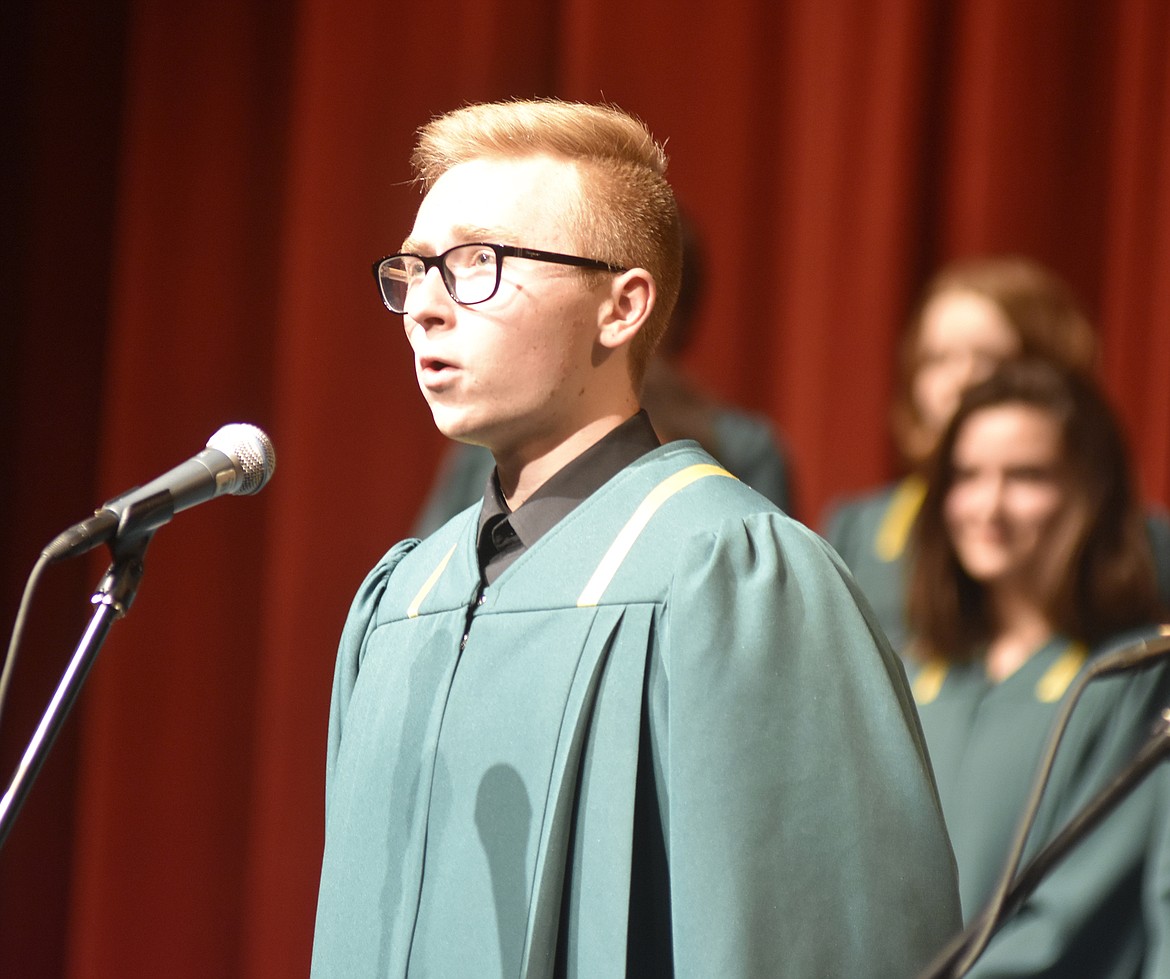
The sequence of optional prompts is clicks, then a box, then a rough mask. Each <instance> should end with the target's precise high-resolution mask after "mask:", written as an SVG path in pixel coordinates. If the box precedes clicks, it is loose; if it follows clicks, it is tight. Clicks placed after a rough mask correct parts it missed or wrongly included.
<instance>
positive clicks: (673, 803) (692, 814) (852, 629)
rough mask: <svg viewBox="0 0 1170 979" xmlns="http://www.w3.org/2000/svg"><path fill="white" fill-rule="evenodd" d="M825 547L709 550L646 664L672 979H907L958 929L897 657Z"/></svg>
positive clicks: (779, 531)
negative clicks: (683, 978) (761, 978)
mask: <svg viewBox="0 0 1170 979" xmlns="http://www.w3.org/2000/svg"><path fill="white" fill-rule="evenodd" d="M871 616H872V613H871V612H869V611H868V610H867V607H866V606H865V605H864V602H859V601H858V597H857V592H856V585H855V584H854V583H853V582H852V579H851V578H850V576H849V574H848V572H847V571H845V570H844V566H843V565H842V564H841V563H840V561H839V559H838V558H837V557H836V555H834V554H833V553H832V552H831V551H830V550H829V548H827V547H826V546H825V544H824V542H823V541H822V540H820V538H818V537H816V536H815V535H814V534H812V533H811V532H809V531H807V530H806V529H805V528H804V527H802V526H800V525H798V524H796V523H794V522H792V521H790V520H788V519H787V518H785V517H782V516H780V515H777V514H767V513H765V514H758V515H755V516H752V517H749V518H747V519H744V520H730V521H728V522H727V523H725V524H724V525H723V526H722V527H721V528H720V530H719V531H718V532H717V533H713V534H703V535H698V536H696V538H695V539H694V540H693V541H691V543H690V545H689V546H688V547H687V548H686V551H685V554H684V555H683V557H682V559H681V561H680V564H679V567H678V568H677V569H676V572H675V575H674V580H673V584H672V587H671V592H670V596H669V600H668V605H667V609H666V612H665V623H664V629H663V633H662V635H661V645H662V648H661V652H660V655H659V656H658V657H655V658H652V660H651V667H650V676H649V688H648V696H649V699H650V729H651V743H652V750H653V755H654V763H655V779H656V787H657V791H658V799H659V806H660V810H661V818H662V822H663V827H664V834H665V837H666V846H667V859H668V862H669V874H670V890H671V894H670V897H671V914H672V920H673V946H674V964H675V968H676V971H677V974H678V975H694V976H712V975H772V976H789V975H792V976H865V975H872V976H911V975H914V974H915V973H916V972H918V971H919V970H920V969H921V967H922V966H923V965H925V964H926V962H927V961H929V959H930V958H931V956H932V955H933V954H934V953H935V952H936V951H937V950H938V949H939V948H940V947H941V946H942V945H943V944H944V943H945V941H946V940H947V938H948V937H949V936H950V935H951V934H953V933H954V932H956V931H957V930H958V928H959V903H958V893H957V886H956V878H955V869H954V858H953V856H952V854H951V850H950V844H949V841H948V839H947V836H946V832H945V829H944V827H943V821H942V816H941V810H940V806H939V803H938V798H937V794H936V792H935V788H934V782H933V776H932V774H931V771H930V767H929V763H928V762H927V760H926V753H925V748H924V741H923V738H922V733H921V729H920V727H919V725H918V720H917V714H916V713H915V711H914V708H913V706H912V703H911V699H910V695H909V692H908V690H907V687H906V682H905V675H904V672H903V670H902V667H901V664H900V662H899V661H898V659H897V657H896V656H895V655H894V654H893V652H892V651H891V649H890V648H889V645H888V643H887V642H886V641H885V640H884V638H882V637H881V635H880V631H879V630H878V629H877V627H876V625H875V624H874V622H873V620H872V618H871Z"/></svg>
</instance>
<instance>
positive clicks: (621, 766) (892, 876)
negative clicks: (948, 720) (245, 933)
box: [313, 442, 959, 979]
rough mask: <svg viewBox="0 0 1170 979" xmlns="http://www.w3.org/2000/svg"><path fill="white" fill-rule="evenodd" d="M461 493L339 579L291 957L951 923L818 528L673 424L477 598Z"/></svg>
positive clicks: (922, 821) (869, 664)
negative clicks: (319, 840) (308, 931)
mask: <svg viewBox="0 0 1170 979" xmlns="http://www.w3.org/2000/svg"><path fill="white" fill-rule="evenodd" d="M478 511H479V506H478V505H477V506H475V507H473V508H472V509H471V510H468V511H467V512H465V513H464V514H462V515H460V516H458V517H456V518H454V519H453V520H452V521H451V522H450V523H448V524H447V525H446V526H445V527H443V528H442V529H441V530H440V531H438V532H437V533H436V534H434V535H433V536H431V537H430V538H428V539H427V540H426V541H423V542H422V543H418V542H417V541H414V540H408V541H405V542H403V543H401V544H399V545H397V546H396V547H395V548H393V549H392V550H391V551H390V552H389V554H387V556H386V557H385V558H384V559H383V560H382V562H381V563H380V564H379V565H378V566H377V567H376V568H375V569H374V571H373V572H372V573H371V574H370V576H369V577H368V579H367V580H366V582H365V583H364V585H363V586H362V588H361V590H360V592H359V594H358V596H357V598H356V599H355V602H354V605H353V609H352V611H351V615H350V618H349V621H348V623H347V625H346V628H345V632H344V635H343V638H342V642H341V648H340V653H339V657H338V663H337V675H336V680H335V686H334V692H333V706H332V711H331V717H330V738H329V753H328V768H327V786H326V840H325V855H324V861H323V869H322V875H321V888H320V895H319V902H318V912H317V928H316V935H315V942H314V950H313V975H314V976H316V977H318V979H323V977H339V979H340V977H345V979H355V977H362V976H375V975H376V976H404V975H407V974H410V975H431V976H444V977H446V976H471V975H474V976H495V975H504V976H517V975H519V976H549V975H554V974H557V975H568V976H583V977H607V976H620V975H624V974H625V972H626V968H627V957H628V956H630V957H631V958H632V959H633V960H635V961H637V962H639V963H641V967H640V968H639V969H638V970H637V971H638V972H642V971H644V970H648V969H651V968H652V969H653V970H654V971H655V972H658V971H662V972H668V971H669V970H670V968H671V966H672V964H673V969H674V971H675V973H676V974H678V975H689V976H701V977H723V976H807V977H825V976H829V977H845V976H848V977H863V976H873V977H903V976H912V975H913V974H914V973H915V972H916V971H917V970H918V969H919V968H920V967H921V966H922V965H924V964H925V963H926V962H927V961H928V960H929V959H930V957H931V956H932V955H933V954H934V953H935V952H936V951H937V949H938V948H939V947H941V946H942V945H943V944H944V943H945V941H946V939H947V938H948V937H949V936H950V935H951V934H953V933H954V932H955V931H957V929H958V926H959V909H958V896H957V891H956V884H955V877H954V860H953V857H952V854H951V851H950V847H949V843H948V841H947V838H946V834H945V830H944V827H943V823H942V819H941V815H940V811H939V807H938V802H937V796H936V793H935V789H934V784H933V780H932V777H931V773H930V768H929V764H928V763H927V761H926V758H925V753H924V748H923V743H922V735H921V730H920V728H919V726H918V722H917V718H916V716H915V713H914V709H913V704H912V702H911V698H910V693H909V689H908V687H907V686H906V683H905V677H904V674H903V670H902V666H901V663H900V662H899V660H898V659H897V657H896V656H895V655H894V654H893V653H892V651H891V650H890V648H889V647H888V645H887V644H886V643H885V641H884V640H883V639H881V638H880V636H879V632H878V630H877V628H876V625H875V624H874V623H873V622H872V620H871V619H870V613H869V612H868V609H867V608H865V606H864V602H863V601H862V602H859V601H858V599H857V591H856V588H855V586H854V585H853V583H852V580H851V578H850V577H849V575H848V573H847V572H846V571H845V570H844V567H843V565H841V563H840V562H839V561H838V560H837V559H836V557H835V555H833V554H832V553H831V552H830V551H829V549H828V548H827V547H825V545H824V543H823V542H822V541H821V540H820V539H819V538H818V537H816V536H815V535H814V534H812V533H811V532H809V531H808V530H806V529H805V528H804V527H802V526H801V525H799V524H797V523H795V522H794V521H792V520H791V519H790V518H788V517H786V516H784V515H783V514H782V513H780V512H779V511H778V510H777V509H776V508H775V507H774V506H773V505H772V504H770V503H769V502H767V501H766V500H765V499H763V497H761V496H759V495H758V494H756V493H755V492H753V491H752V490H750V489H749V488H748V487H746V486H744V485H743V484H742V483H740V482H738V481H737V480H734V479H732V478H728V476H727V474H726V472H725V471H723V470H721V469H719V468H718V467H717V466H716V465H715V464H714V461H713V460H712V459H711V457H710V456H708V455H707V454H706V453H704V452H702V451H700V450H699V449H698V448H697V447H696V446H695V445H694V444H693V443H679V442H676V443H671V444H669V445H667V446H663V447H662V448H660V449H657V450H655V451H653V452H651V453H649V454H648V455H646V456H644V457H642V458H641V459H640V460H638V461H637V462H635V463H633V464H632V465H630V466H628V467H627V468H626V469H624V470H622V471H621V472H620V473H619V474H618V475H617V476H615V477H614V478H613V479H612V480H610V481H609V482H608V483H607V484H606V485H605V486H603V487H602V488H601V489H600V490H598V491H597V492H596V493H594V494H593V495H592V496H590V497H589V498H588V499H586V500H585V501H584V502H583V503H581V504H580V505H579V506H578V507H577V508H576V509H574V510H573V511H572V513H570V514H569V515H568V516H567V517H566V518H564V519H563V520H562V521H561V522H560V523H559V524H558V525H557V526H556V527H554V528H553V529H552V530H550V531H549V532H548V533H547V534H545V535H544V536H543V537H541V538H540V539H539V540H538V541H537V542H536V543H535V544H534V545H533V546H532V547H530V548H529V549H528V550H527V551H526V552H525V553H524V554H523V555H522V556H521V557H520V558H519V559H518V560H517V561H516V562H515V563H514V564H513V565H512V566H511V567H509V568H508V569H507V570H505V571H504V572H503V574H502V575H501V576H500V578H499V579H498V580H497V581H496V582H495V583H494V584H493V585H492V586H491V587H490V588H488V589H487V590H486V592H484V594H483V597H482V599H481V600H479V601H478V603H477V596H478V595H479V594H480V575H479V570H478V564H477V560H476V552H475V539H476V526H477V515H478Z"/></svg>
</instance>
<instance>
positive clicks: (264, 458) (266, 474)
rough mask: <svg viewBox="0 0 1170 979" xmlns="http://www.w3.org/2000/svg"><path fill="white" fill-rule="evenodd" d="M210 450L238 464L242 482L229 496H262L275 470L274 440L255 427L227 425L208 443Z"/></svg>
mask: <svg viewBox="0 0 1170 979" xmlns="http://www.w3.org/2000/svg"><path fill="white" fill-rule="evenodd" d="M207 447H208V448H209V449H215V450H216V451H218V452H222V453H223V454H224V455H225V456H227V457H228V458H230V459H232V460H233V461H234V462H235V463H236V468H237V470H238V471H239V482H238V485H237V486H236V487H235V488H233V489H232V490H230V492H231V493H234V494H235V495H237V496H247V495H249V494H250V493H258V492H260V490H262V489H263V488H264V484H265V483H267V482H268V480H269V479H271V478H272V473H273V472H274V471H275V469H276V449H275V448H273V446H272V439H270V438H269V437H268V436H267V435H265V434H264V432H262V431H261V430H260V429H259V428H257V427H256V426H255V425H247V424H244V423H243V422H239V423H236V424H234V425H224V427H223V428H221V429H220V430H219V431H218V432H216V433H215V434H214V435H213V436H211V438H209V439H208V440H207Z"/></svg>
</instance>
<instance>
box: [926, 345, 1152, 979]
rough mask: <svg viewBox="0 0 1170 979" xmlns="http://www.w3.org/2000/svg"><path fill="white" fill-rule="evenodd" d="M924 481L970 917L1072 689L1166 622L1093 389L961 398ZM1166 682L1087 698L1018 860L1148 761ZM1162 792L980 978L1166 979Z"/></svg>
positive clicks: (945, 788)
mask: <svg viewBox="0 0 1170 979" xmlns="http://www.w3.org/2000/svg"><path fill="white" fill-rule="evenodd" d="M924 476H925V480H926V491H925V496H924V499H923V503H922V507H921V511H920V513H919V515H918V519H917V521H916V525H915V528H914V540H913V544H914V553H915V556H916V558H915V561H914V565H913V568H912V570H911V573H910V588H909V621H910V626H911V630H912V636H913V638H912V640H911V641H912V643H913V645H914V647H915V648H914V654H913V657H912V660H913V663H914V664H915V665H914V666H912V668H911V674H912V689H913V691H914V696H915V702H916V703H917V705H918V710H919V715H920V717H921V720H922V726H923V730H924V732H925V734H926V740H927V746H928V748H929V751H930V756H931V761H932V764H933V765H934V770H935V776H936V779H937V781H938V786H939V794H940V797H941V799H942V803H943V813H944V816H945V817H946V820H947V826H948V829H949V831H950V834H951V840H952V844H953V846H954V850H955V858H956V861H957V863H958V867H959V890H960V895H961V899H962V905H963V915H964V918H965V919H967V920H969V919H971V918H972V917H973V916H975V915H976V914H977V913H978V912H979V911H980V910H981V909H982V908H983V906H984V905H985V903H986V902H987V901H988V899H989V898H990V896H991V893H992V891H993V888H994V885H995V883H996V882H997V880H998V878H999V876H1000V872H1001V870H1002V868H1003V865H1004V863H1005V861H1006V860H1007V857H1008V853H1009V850H1010V848H1011V845H1012V842H1013V840H1014V837H1015V832H1016V827H1017V824H1018V823H1019V820H1020V818H1021V816H1022V814H1023V810H1024V808H1025V806H1026V802H1027V799H1028V797H1029V795H1030V792H1031V788H1032V783H1033V779H1034V777H1035V774H1036V768H1037V766H1038V764H1039V760H1040V756H1041V752H1042V750H1043V748H1044V746H1045V744H1046V741H1047V738H1048V732H1049V729H1050V727H1051V726H1052V723H1053V721H1054V719H1055V718H1056V715H1057V712H1058V709H1059V706H1060V701H1061V698H1062V697H1063V696H1064V694H1065V691H1066V690H1067V689H1068V688H1069V687H1070V685H1071V684H1072V682H1073V681H1074V680H1075V679H1076V677H1077V675H1078V674H1079V673H1080V672H1081V671H1082V670H1083V669H1084V668H1085V667H1086V666H1087V665H1088V664H1090V663H1092V662H1093V661H1094V659H1095V658H1096V657H1098V656H1100V655H1102V654H1103V653H1104V652H1107V651H1109V650H1112V649H1116V648H1118V647H1119V646H1121V645H1124V644H1126V643H1129V642H1133V641H1135V640H1137V639H1139V638H1144V637H1149V636H1153V635H1157V634H1158V631H1159V627H1158V623H1159V622H1160V621H1162V620H1163V618H1164V616H1165V614H1166V609H1165V608H1164V606H1163V604H1162V602H1161V601H1160V599H1159V596H1158V591H1157V585H1156V581H1155V578H1154V566H1153V558H1152V555H1151V552H1150V546H1149V538H1148V535H1147V533H1146V528H1145V519H1144V516H1143V513H1142V509H1141V507H1140V506H1139V505H1138V503H1137V502H1136V500H1135V498H1134V495H1133V489H1132V480H1131V475H1130V470H1129V466H1128V460H1127V458H1126V451H1125V446H1124V444H1123V441H1122V436H1121V434H1120V431H1119V429H1118V426H1117V423H1116V421H1115V420H1114V418H1113V415H1112V413H1111V411H1110V409H1109V407H1108V406H1107V404H1106V402H1105V400H1104V398H1103V397H1102V395H1101V394H1100V393H1099V392H1098V391H1097V390H1096V388H1095V387H1094V385H1093V384H1092V382H1091V381H1090V380H1089V379H1087V378H1085V377H1084V376H1083V375H1074V374H1070V373H1068V372H1064V371H1061V370H1060V369H1059V368H1057V367H1055V366H1054V365H1052V364H1051V363H1047V362H1042V361H1026V360H1024V361H1013V362H1008V363H1005V364H1004V365H1003V366H1001V367H1000V368H999V369H998V370H997V371H996V372H995V373H993V374H992V375H991V376H990V377H989V378H987V379H986V380H984V381H982V382H980V383H978V384H976V385H975V386H974V387H971V388H969V389H968V390H967V391H966V393H965V394H964V396H963V398H962V400H961V401H960V403H959V406H958V409H957V411H956V412H955V413H954V415H953V417H952V419H951V421H950V423H949V425H948V426H947V427H946V428H944V430H943V432H942V434H941V441H940V444H939V447H938V452H937V454H936V455H935V456H934V458H933V460H932V463H931V464H930V465H928V466H927V467H926V469H925V470H924ZM1168 681H1170V675H1168V672H1167V670H1166V669H1165V668H1163V667H1161V666H1159V667H1156V668H1154V669H1152V670H1147V671H1141V672H1130V673H1125V674H1121V675H1119V676H1116V677H1111V678H1108V679H1102V680H1098V681H1095V682H1094V683H1092V684H1090V685H1089V686H1088V688H1087V689H1086V691H1085V693H1084V695H1083V696H1082V698H1081V700H1080V702H1079V703H1078V705H1077V707H1076V709H1075V711H1074V713H1073V715H1072V721H1071V723H1070V725H1069V727H1068V729H1067V733H1066V734H1065V736H1064V740H1063V741H1062V743H1061V747H1060V750H1059V753H1058V755H1057V761H1056V764H1055V766H1054V768H1053V771H1052V776H1051V780H1050V781H1049V783H1048V787H1047V790H1046V792H1045V794H1044V797H1043V803H1042V805H1041V807H1040V810H1039V814H1038V818H1037V820H1036V823H1035V825H1034V827H1033V829H1032V832H1031V835H1030V837H1029V847H1028V850H1027V851H1026V853H1025V860H1026V859H1027V858H1028V857H1029V856H1031V855H1033V854H1034V853H1035V852H1036V851H1037V850H1038V849H1040V847H1041V846H1042V845H1043V844H1045V843H1047V842H1048V841H1049V840H1050V839H1051V838H1052V837H1053V836H1054V835H1055V834H1056V833H1057V832H1058V831H1059V830H1060V829H1061V828H1063V826H1064V825H1065V824H1066V823H1067V821H1068V820H1069V819H1070V818H1071V817H1072V816H1073V815H1074V814H1075V813H1077V812H1078V811H1079V809H1080V807H1081V806H1082V805H1083V804H1084V803H1085V802H1086V801H1087V800H1088V799H1089V798H1090V797H1091V796H1092V795H1093V794H1094V793H1095V792H1097V791H1098V790H1099V789H1101V788H1103V787H1104V786H1105V785H1106V784H1108V783H1109V782H1110V781H1111V780H1112V778H1113V777H1114V776H1115V775H1116V774H1117V773H1118V772H1119V771H1120V770H1121V769H1122V768H1123V767H1124V766H1125V764H1126V763H1127V762H1129V761H1130V760H1131V759H1132V758H1133V757H1134V755H1136V754H1137V751H1138V749H1139V747H1140V746H1141V745H1143V744H1144V743H1145V742H1146V740H1147V738H1148V737H1149V736H1150V732H1151V730H1152V727H1153V723H1154V721H1155V719H1156V718H1157V717H1158V715H1159V712H1160V711H1161V709H1163V708H1165V707H1167V706H1170V682H1168ZM1164 767H1165V766H1161V768H1164ZM1165 778H1166V773H1165V772H1163V771H1161V770H1160V769H1159V770H1158V771H1156V772H1155V774H1154V776H1153V777H1150V778H1148V779H1147V780H1146V782H1145V783H1143V784H1142V785H1141V786H1140V787H1139V788H1138V789H1137V791H1135V792H1134V793H1133V794H1132V795H1131V796H1130V797H1129V798H1128V799H1126V800H1125V801H1124V802H1123V803H1122V804H1121V805H1120V806H1119V808H1118V809H1116V810H1115V811H1114V812H1113V813H1111V814H1110V815H1109V816H1108V818H1107V819H1106V820H1105V821H1104V822H1103V823H1102V824H1101V825H1100V826H1098V827H1097V828H1096V829H1095V830H1094V831H1093V833H1092V834H1090V835H1089V836H1087V837H1086V838H1085V839H1084V840H1083V841H1082V842H1081V843H1080V844H1079V846H1078V847H1077V848H1075V849H1074V850H1073V851H1072V852H1071V854H1070V855H1069V856H1068V857H1067V858H1066V859H1065V860H1064V862H1063V863H1061V864H1059V865H1058V866H1057V868H1056V869H1055V870H1054V871H1053V872H1052V873H1051V875H1050V876H1049V877H1048V879H1046V880H1045V881H1044V882H1043V883H1042V884H1041V885H1040V886H1039V888H1037V890H1036V891H1035V892H1034V893H1033V895H1032V896H1031V897H1029V898H1028V899H1027V900H1026V902H1025V903H1024V904H1023V905H1022V906H1021V907H1020V909H1019V910H1018V911H1017V913H1016V914H1015V915H1013V916H1012V917H1011V918H1009V919H1008V921H1007V923H1006V924H1005V925H1004V926H1003V928H1002V929H1001V930H1000V931H999V932H998V933H997V935H996V936H995V937H994V938H993V939H992V941H991V943H990V945H989V946H988V948H987V950H986V952H985V953H984V955H983V956H982V958H980V959H979V960H978V961H977V962H976V964H975V966H974V968H973V970H972V971H971V973H970V975H972V976H997V977H1007V976H1048V977H1068V979H1073V977H1077V979H1080V977H1085V976H1092V977H1094V979H1122V977H1126V979H1133V977H1137V976H1147V977H1153V976H1155V975H1157V976H1166V975H1168V974H1170V972H1167V971H1164V970H1165V969H1166V962H1165V961H1164V960H1163V961H1162V962H1161V963H1159V964H1158V965H1157V967H1156V968H1155V964H1154V962H1153V961H1152V958H1153V953H1152V951H1151V950H1152V949H1153V948H1154V947H1155V946H1159V947H1161V945H1162V943H1163V942H1164V939H1165V926H1166V925H1167V924H1168V923H1170V904H1168V903H1167V897H1168V896H1167V894H1166V893H1164V892H1163V893H1160V894H1159V893H1156V890H1157V888H1156V887H1154V886H1152V885H1154V884H1155V883H1156V881H1157V874H1158V872H1157V871H1156V870H1154V869H1153V867H1152V866H1151V864H1152V863H1153V862H1154V860H1155V855H1156V854H1157V853H1158V852H1159V848H1158V844H1159V841H1160V840H1161V838H1162V837H1163V836H1164V835H1165V832H1164V831H1160V830H1159V821H1160V819H1162V818H1164V817H1162V816H1160V813H1161V812H1162V806H1163V803H1164V792H1163V789H1162V787H1161V786H1160V784H1159V783H1160V781H1161V780H1163V779H1165ZM1160 793H1162V794H1161V795H1160ZM1021 865H1022V864H1021ZM1158 954H1159V955H1164V954H1165V951H1164V949H1163V950H1162V951H1161V952H1159V953H1158Z"/></svg>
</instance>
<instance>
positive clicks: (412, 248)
mask: <svg viewBox="0 0 1170 979" xmlns="http://www.w3.org/2000/svg"><path fill="white" fill-rule="evenodd" d="M513 237H514V236H513V235H512V233H511V232H510V231H507V230H505V229H504V228H484V227H480V226H478V225H471V224H460V225H456V226H455V227H454V228H452V229H451V232H450V240H451V241H453V242H454V243H455V244H464V243H466V244H470V243H471V242H474V241H482V242H487V243H489V244H490V243H496V242H500V241H508V240H510V239H511V238H513ZM398 250H399V251H400V252H402V253H403V254H406V255H426V254H428V253H430V254H437V253H436V252H435V248H434V246H432V245H430V244H428V243H426V242H424V241H422V240H421V239H419V238H407V239H406V240H405V241H403V242H402V245H401V247H400V248H399V249H398Z"/></svg>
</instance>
